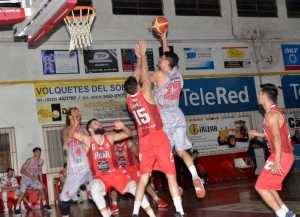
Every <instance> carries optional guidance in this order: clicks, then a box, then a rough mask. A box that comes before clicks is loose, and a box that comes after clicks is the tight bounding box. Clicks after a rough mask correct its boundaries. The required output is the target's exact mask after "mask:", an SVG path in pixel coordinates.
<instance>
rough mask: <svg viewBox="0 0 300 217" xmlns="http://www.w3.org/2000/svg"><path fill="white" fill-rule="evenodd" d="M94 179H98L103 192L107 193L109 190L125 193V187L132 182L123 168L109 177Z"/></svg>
mask: <svg viewBox="0 0 300 217" xmlns="http://www.w3.org/2000/svg"><path fill="white" fill-rule="evenodd" d="M94 179H100V180H101V181H102V182H103V184H104V185H105V192H106V193H107V192H108V191H109V190H110V189H111V188H115V189H116V190H117V191H118V192H120V193H121V194H125V193H127V186H128V184H129V183H130V182H134V180H133V179H132V178H131V176H130V175H129V174H128V173H127V171H126V170H125V169H124V168H119V169H117V170H116V171H115V172H113V173H111V174H109V175H101V176H97V174H96V176H95V177H94Z"/></svg>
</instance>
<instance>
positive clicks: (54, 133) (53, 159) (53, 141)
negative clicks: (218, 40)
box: [43, 126, 67, 173]
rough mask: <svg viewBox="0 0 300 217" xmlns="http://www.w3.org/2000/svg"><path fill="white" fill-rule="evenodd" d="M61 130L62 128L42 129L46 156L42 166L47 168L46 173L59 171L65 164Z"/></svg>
mask: <svg viewBox="0 0 300 217" xmlns="http://www.w3.org/2000/svg"><path fill="white" fill-rule="evenodd" d="M62 129H63V126H51V127H43V132H44V143H45V156H46V160H45V162H44V164H46V165H47V167H48V168H47V170H48V173H55V172H59V171H61V169H62V168H63V165H64V163H66V162H67V159H66V154H65V152H64V151H63V142H62Z"/></svg>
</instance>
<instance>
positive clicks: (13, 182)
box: [1, 168, 28, 215]
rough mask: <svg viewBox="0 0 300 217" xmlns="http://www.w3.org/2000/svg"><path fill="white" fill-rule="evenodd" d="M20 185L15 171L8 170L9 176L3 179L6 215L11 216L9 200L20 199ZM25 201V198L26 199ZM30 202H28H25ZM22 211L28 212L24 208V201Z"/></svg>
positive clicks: (2, 188) (3, 198)
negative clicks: (8, 205)
mask: <svg viewBox="0 0 300 217" xmlns="http://www.w3.org/2000/svg"><path fill="white" fill-rule="evenodd" d="M19 188H20V187H19V183H18V181H17V179H16V178H15V177H14V169H13V168H8V169H7V175H6V176H4V177H2V179H1V190H2V201H3V205H4V214H5V215H7V214H9V211H8V207H7V198H14V199H18V196H19V194H20V189H19ZM24 199H25V197H24ZM25 201H26V202H28V200H27V199H26V200H25ZM21 211H22V212H23V211H24V212H26V211H27V210H26V208H25V207H24V204H23V201H22V202H21Z"/></svg>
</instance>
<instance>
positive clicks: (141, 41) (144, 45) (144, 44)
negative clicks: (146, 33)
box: [139, 39, 147, 55]
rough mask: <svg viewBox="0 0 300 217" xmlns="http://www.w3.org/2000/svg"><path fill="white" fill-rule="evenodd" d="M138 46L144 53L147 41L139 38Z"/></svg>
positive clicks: (143, 53)
mask: <svg viewBox="0 0 300 217" xmlns="http://www.w3.org/2000/svg"><path fill="white" fill-rule="evenodd" d="M139 47H140V51H141V54H142V55H145V54H146V50H147V42H146V41H145V40H144V39H141V40H140V41H139Z"/></svg>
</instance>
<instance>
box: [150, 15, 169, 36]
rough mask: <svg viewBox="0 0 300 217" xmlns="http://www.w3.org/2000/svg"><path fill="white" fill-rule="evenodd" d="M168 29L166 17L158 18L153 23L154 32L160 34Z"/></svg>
mask: <svg viewBox="0 0 300 217" xmlns="http://www.w3.org/2000/svg"><path fill="white" fill-rule="evenodd" d="M167 29H168V20H167V19H166V18H164V17H156V18H155V19H154V20H153V21H152V30H153V31H154V32H156V33H158V34H162V33H164V32H165V31H166V30H167Z"/></svg>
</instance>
